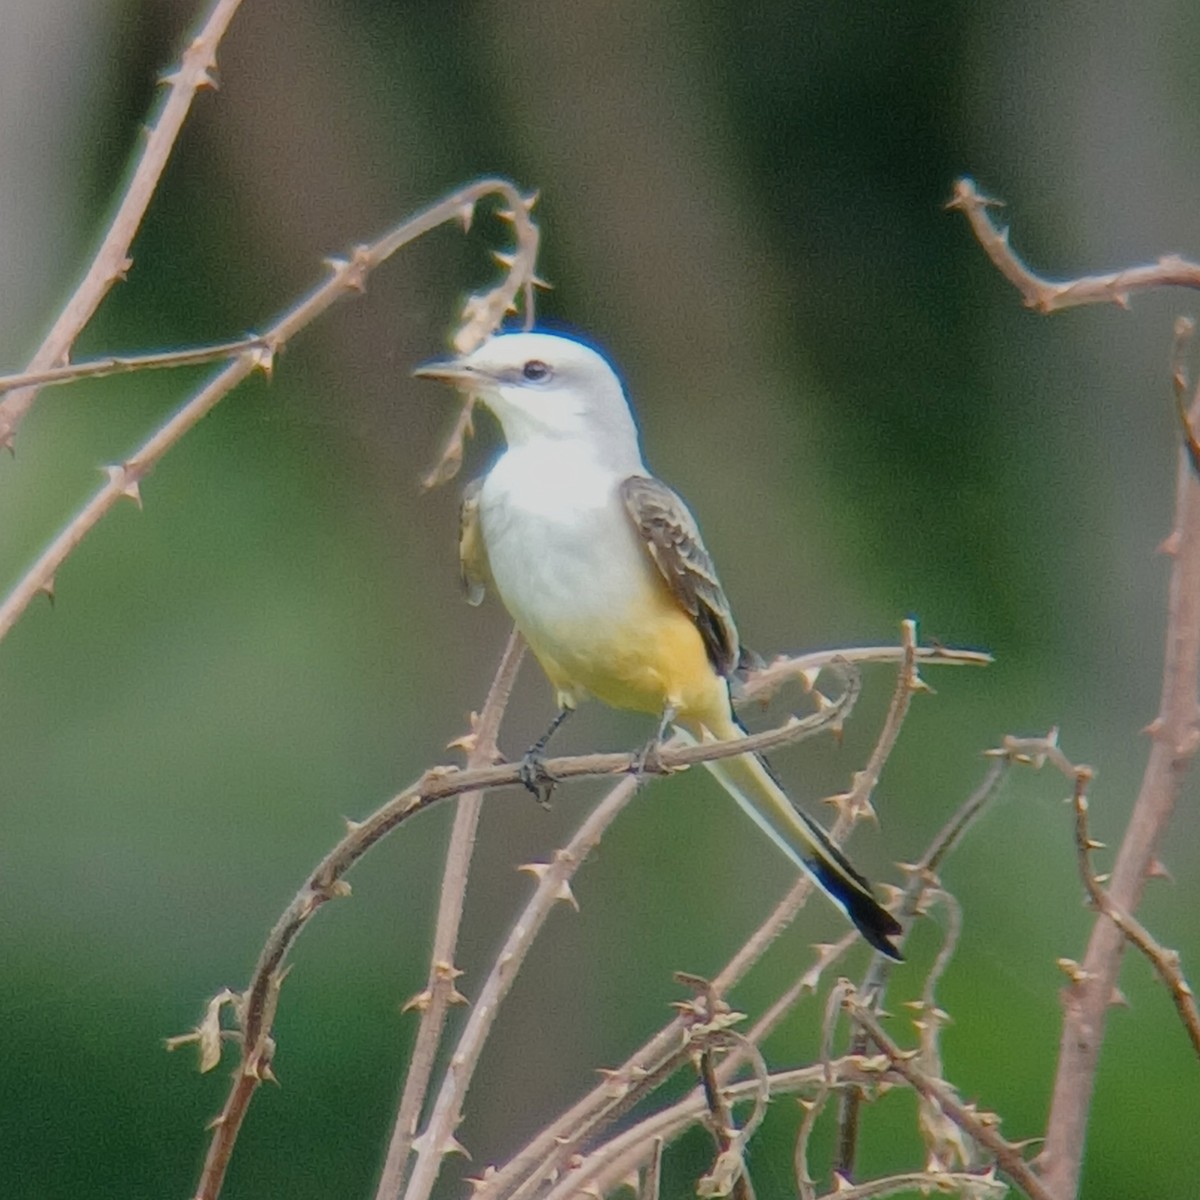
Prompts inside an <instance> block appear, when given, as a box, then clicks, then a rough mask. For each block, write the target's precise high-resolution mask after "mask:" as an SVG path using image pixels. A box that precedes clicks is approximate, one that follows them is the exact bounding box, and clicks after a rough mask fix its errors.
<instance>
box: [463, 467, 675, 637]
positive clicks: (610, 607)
mask: <svg viewBox="0 0 1200 1200" xmlns="http://www.w3.org/2000/svg"><path fill="white" fill-rule="evenodd" d="M621 479H622V475H621V474H619V473H616V472H614V471H613V470H612V468H611V467H606V466H602V465H600V464H598V463H597V462H596V461H595V459H594V458H593V457H592V456H591V455H590V454H589V453H586V452H583V451H581V450H578V449H576V448H574V447H573V446H571V445H570V444H569V443H567V444H564V443H558V444H553V443H541V444H539V445H538V446H536V447H534V446H530V447H521V448H518V449H509V450H508V451H507V452H506V453H505V454H504V455H503V456H502V457H501V458H500V460H499V461H498V462H497V464H496V466H495V467H493V468H492V471H491V473H490V474H489V475H488V477H487V479H486V480H485V481H484V485H483V490H482V492H481V494H480V506H479V516H480V521H481V526H482V530H483V537H484V542H485V544H486V546H487V553H488V562H489V565H490V568H491V573H492V577H493V579H494V580H495V582H496V587H497V589H498V591H499V592H500V596H501V599H502V600H503V601H504V604H505V606H506V607H507V608H508V610H509V612H510V613H512V615H513V618H514V619H515V620H516V622H517V624H518V625H519V626H520V627H521V628H522V629H523V630H524V631H525V633H526V635H527V636H529V637H530V638H531V640H533V641H534V642H535V643H536V642H538V641H540V642H542V643H543V644H544V645H546V644H548V643H553V642H555V641H557V640H558V639H557V637H556V636H555V631H556V630H558V629H560V628H563V627H564V626H570V627H571V629H572V630H573V631H575V630H578V629H579V628H580V624H581V623H584V624H591V625H593V626H594V627H595V632H596V634H597V636H599V637H602V636H603V634H604V631H605V630H606V628H608V627H610V626H611V625H613V624H614V623H619V622H621V621H622V620H626V619H628V617H627V614H628V613H629V611H630V609H631V608H632V607H633V606H634V605H635V604H636V603H637V601H638V599H639V597H640V596H641V595H642V594H643V593H644V591H645V589H646V586H647V579H648V577H649V575H650V572H651V571H652V569H653V568H652V564H651V563H650V561H649V559H648V557H647V555H646V552H645V549H644V547H643V546H642V545H641V543H640V542H639V541H638V538H637V536H636V534H635V533H634V530H633V526H632V522H631V520H630V518H629V516H628V514H627V512H626V510H625V505H624V502H623V501H622V499H621V496H620V493H619V490H618V489H619V487H620V484H621ZM576 636H577V635H576Z"/></svg>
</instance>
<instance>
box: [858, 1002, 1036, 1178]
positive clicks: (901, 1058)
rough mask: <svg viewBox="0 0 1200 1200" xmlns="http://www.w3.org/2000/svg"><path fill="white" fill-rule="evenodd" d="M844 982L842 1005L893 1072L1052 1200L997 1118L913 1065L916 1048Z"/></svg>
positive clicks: (1011, 1172) (1015, 1175)
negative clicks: (903, 1042) (897, 1038)
mask: <svg viewBox="0 0 1200 1200" xmlns="http://www.w3.org/2000/svg"><path fill="white" fill-rule="evenodd" d="M844 982H845V984H846V989H845V993H844V995H843V997H842V1007H843V1008H844V1009H845V1010H846V1013H847V1015H848V1016H849V1017H850V1019H851V1020H852V1021H853V1022H855V1024H857V1025H859V1026H861V1028H862V1029H863V1030H864V1031H865V1032H866V1034H867V1036H868V1037H869V1038H870V1040H871V1041H872V1042H874V1043H875V1045H876V1046H878V1047H879V1049H880V1050H881V1051H882V1052H883V1054H884V1055H886V1056H887V1060H888V1062H889V1063H890V1064H891V1067H892V1069H893V1070H894V1071H895V1072H896V1074H898V1075H900V1076H902V1077H903V1078H904V1079H905V1080H906V1081H907V1082H908V1083H909V1084H911V1085H912V1087H913V1088H915V1089H916V1091H917V1092H918V1093H919V1094H920V1095H921V1096H922V1097H924V1098H925V1099H926V1100H927V1101H929V1102H930V1103H931V1104H933V1105H935V1106H936V1107H937V1108H938V1109H939V1110H940V1111H941V1112H942V1113H944V1114H945V1115H946V1117H947V1118H949V1119H950V1120H951V1121H953V1122H954V1124H955V1125H957V1126H958V1127H959V1128H960V1129H961V1130H962V1131H963V1132H964V1133H966V1134H967V1135H968V1136H969V1137H970V1138H972V1139H973V1140H974V1141H976V1142H978V1143H979V1144H980V1145H981V1146H983V1147H985V1148H986V1149H987V1150H990V1151H991V1153H992V1155H993V1156H994V1158H995V1159H996V1162H997V1164H998V1165H999V1167H1000V1169H1001V1170H1002V1171H1004V1172H1005V1174H1007V1175H1008V1176H1009V1177H1010V1178H1011V1179H1012V1180H1013V1182H1015V1183H1016V1184H1017V1186H1018V1187H1020V1188H1022V1189H1023V1190H1024V1191H1025V1194H1026V1195H1027V1196H1029V1197H1030V1200H1054V1195H1053V1193H1051V1192H1050V1191H1048V1190H1047V1189H1046V1187H1045V1185H1044V1184H1043V1183H1042V1182H1041V1180H1039V1179H1038V1177H1037V1176H1036V1175H1035V1174H1034V1173H1033V1171H1032V1170H1031V1169H1030V1166H1029V1164H1028V1163H1027V1162H1026V1161H1025V1159H1024V1157H1023V1156H1022V1154H1021V1147H1020V1146H1019V1145H1016V1144H1015V1143H1013V1142H1010V1141H1008V1140H1007V1139H1006V1138H1003V1137H1001V1136H1000V1132H999V1119H998V1118H997V1117H996V1114H995V1113H989V1112H983V1111H981V1110H980V1109H978V1108H976V1107H975V1105H973V1104H964V1103H963V1102H962V1101H961V1100H960V1099H959V1098H958V1096H957V1095H956V1094H955V1092H954V1089H953V1088H951V1087H950V1085H949V1084H948V1083H946V1081H945V1080H943V1079H937V1078H935V1077H934V1076H932V1075H928V1074H926V1073H925V1072H924V1071H922V1070H921V1069H920V1068H919V1067H917V1066H915V1065H914V1064H913V1059H914V1057H915V1056H916V1051H913V1050H901V1049H900V1047H899V1046H898V1045H896V1043H895V1042H894V1041H892V1039H891V1038H890V1037H889V1036H888V1035H887V1033H885V1032H884V1029H883V1026H882V1025H881V1024H880V1023H879V1019H878V1018H877V1017H876V1016H875V1014H874V1013H873V1012H872V1011H871V1008H870V1006H869V1004H864V1003H863V1002H862V1001H861V1000H859V999H858V994H857V992H856V991H855V989H854V987H853V985H851V984H850V983H849V981H844Z"/></svg>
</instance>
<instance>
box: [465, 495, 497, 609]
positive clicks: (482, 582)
mask: <svg viewBox="0 0 1200 1200" xmlns="http://www.w3.org/2000/svg"><path fill="white" fill-rule="evenodd" d="M482 490H483V480H482V479H473V480H472V481H471V482H470V483H468V484H467V486H466V488H464V489H463V498H462V504H461V506H460V507H459V510H458V568H459V574H460V575H461V576H462V583H463V591H464V592H466V595H467V603H468V604H471V605H478V604H482V603H483V597H484V593H485V591H486V590H487V584H488V580H489V579H490V572H489V569H488V561H487V547H486V546H485V545H484V542H483V530H482V529H480V527H479V493H480V492H481V491H482Z"/></svg>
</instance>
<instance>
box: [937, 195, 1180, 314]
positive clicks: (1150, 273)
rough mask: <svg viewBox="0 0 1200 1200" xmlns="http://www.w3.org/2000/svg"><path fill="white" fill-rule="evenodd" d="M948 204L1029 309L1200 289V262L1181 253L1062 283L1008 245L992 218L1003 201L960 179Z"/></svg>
mask: <svg viewBox="0 0 1200 1200" xmlns="http://www.w3.org/2000/svg"><path fill="white" fill-rule="evenodd" d="M946 207H947V208H950V209H956V210H957V211H958V212H961V213H962V214H963V215H964V216H965V217H966V218H967V220H968V221H969V222H970V225H971V230H972V232H973V233H974V234H975V237H976V238H977V239H978V241H979V244H980V245H981V246H982V247H983V249H984V252H985V253H986V254H987V256H988V258H990V259H991V260H992V263H993V265H994V266H995V267H996V269H997V270H998V271H999V272H1000V274H1001V275H1003V276H1004V278H1005V279H1007V280H1008V281H1009V283H1011V284H1012V285H1013V287H1015V288H1016V289H1017V291H1019V292H1020V293H1021V299H1022V300H1023V301H1024V302H1025V307H1026V308H1032V309H1034V310H1035V311H1036V312H1040V313H1052V312H1057V311H1058V310H1059V309H1063V308H1075V307H1077V306H1078V305H1081V304H1116V305H1119V306H1120V307H1121V308H1128V307H1129V295H1130V293H1131V292H1145V291H1149V290H1152V289H1154V288H1161V287H1187V288H1200V265H1197V264H1196V263H1193V262H1189V261H1188V260H1187V259H1185V258H1180V257H1179V256H1178V255H1177V254H1168V255H1166V256H1164V257H1163V258H1160V259H1159V260H1158V262H1156V263H1149V264H1148V265H1146V266H1144V267H1130V268H1128V269H1127V270H1124V271H1114V272H1112V273H1111V274H1108V275H1085V276H1083V277H1081V278H1079V279H1068V280H1064V281H1061V282H1057V281H1055V280H1051V279H1045V278H1043V277H1042V276H1040V275H1035V274H1034V273H1033V272H1032V271H1031V270H1030V269H1029V268H1028V267H1027V266H1026V265H1025V264H1024V263H1023V262H1022V261H1021V260H1020V259H1019V258H1018V257H1017V256H1016V254H1015V253H1014V252H1013V249H1012V247H1011V246H1010V245H1009V244H1008V229H1007V228H1006V227H1003V226H999V225H997V224H996V223H995V222H994V221H993V220H992V219H991V216H990V215H989V210H990V209H993V208H998V207H1001V201H999V200H993V199H991V198H989V197H987V196H984V195H982V194H981V193H980V192H979V191H977V190H976V187H975V183H974V181H973V180H970V179H959V180H958V181H957V182H956V183H955V185H954V197H953V199H951V200H950V201H949V203H948V204H947V205H946Z"/></svg>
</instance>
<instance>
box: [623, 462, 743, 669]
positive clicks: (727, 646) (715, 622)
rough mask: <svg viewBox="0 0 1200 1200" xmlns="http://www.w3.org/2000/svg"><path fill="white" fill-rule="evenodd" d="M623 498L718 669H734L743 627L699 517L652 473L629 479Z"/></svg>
mask: <svg viewBox="0 0 1200 1200" xmlns="http://www.w3.org/2000/svg"><path fill="white" fill-rule="evenodd" d="M621 499H622V500H624V502H625V508H626V509H627V511H628V512H629V516H630V518H631V519H632V521H633V524H634V528H635V529H636V530H637V533H638V536H639V537H640V538H641V539H642V541H643V543H644V544H645V546H646V552H647V553H648V554H649V555H650V558H651V559H652V561H653V562H654V565H655V566H656V567H657V568H658V571H659V574H661V575H662V577H663V579H664V580H665V581H666V584H667V587H668V589H669V590H670V592H671V595H672V596H673V597H674V598H675V600H676V601H677V602H678V604H679V606H680V608H682V609H683V611H684V612H686V613H687V614H688V616H690V617H691V618H692V620H693V621H694V622H695V623H696V628H697V629H698V630H699V631H700V636H701V638H703V639H704V648H705V650H706V651H707V652H708V658H709V661H710V662H711V663H712V665H713V668H714V670H716V671H717V673H718V674H720V675H722V676H726V677H728V676H729V675H731V674H733V672H734V671H735V670H736V669H737V665H738V657H739V654H740V650H739V642H738V632H737V627H736V626H735V625H734V623H733V617H732V615H731V614H730V611H729V601H728V600H727V599H726V598H725V590H724V589H723V588H722V587H721V581H720V580H719V579H718V578H717V572H716V568H714V566H713V561H712V559H711V558H710V557H709V553H708V551H707V550H706V549H705V548H704V542H703V541H702V540H701V538H700V530H699V528H698V527H697V525H696V519H695V517H693V516H692V514H691V513H690V512H689V511H688V507H687V505H686V504H684V502H683V501H682V500H681V499H680V498H679V496H677V495H676V494H675V492H673V491H672V490H671V489H670V488H669V487H667V485H666V484H665V483H663V482H662V481H661V480H658V479H654V478H652V477H650V476H648V475H631V476H630V477H629V478H628V479H626V480H624V481H623V482H622V483H621Z"/></svg>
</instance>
